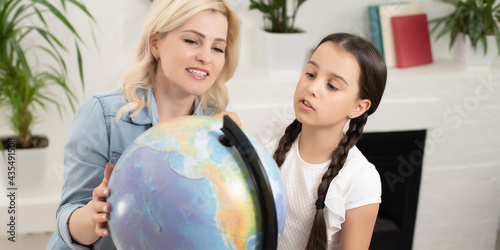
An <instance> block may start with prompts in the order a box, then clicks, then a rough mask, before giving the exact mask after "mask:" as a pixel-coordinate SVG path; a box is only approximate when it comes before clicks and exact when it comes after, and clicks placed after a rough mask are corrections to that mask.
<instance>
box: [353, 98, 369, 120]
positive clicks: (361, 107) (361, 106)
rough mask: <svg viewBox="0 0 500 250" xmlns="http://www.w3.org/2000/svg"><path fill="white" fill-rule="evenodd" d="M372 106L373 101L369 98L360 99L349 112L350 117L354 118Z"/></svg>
mask: <svg viewBox="0 0 500 250" xmlns="http://www.w3.org/2000/svg"><path fill="white" fill-rule="evenodd" d="M371 106H372V102H371V101H370V100H368V99H362V100H358V101H357V102H356V106H354V109H353V110H352V111H351V113H349V118H350V119H354V118H356V117H358V116H360V115H362V114H363V113H364V112H366V111H367V110H368V109H370V107H371Z"/></svg>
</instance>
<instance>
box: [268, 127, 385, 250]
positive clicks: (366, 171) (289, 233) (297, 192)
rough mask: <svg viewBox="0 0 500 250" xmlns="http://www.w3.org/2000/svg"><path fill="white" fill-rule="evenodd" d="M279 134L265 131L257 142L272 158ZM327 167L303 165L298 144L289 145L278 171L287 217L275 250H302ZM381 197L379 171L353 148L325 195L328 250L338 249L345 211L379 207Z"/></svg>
mask: <svg viewBox="0 0 500 250" xmlns="http://www.w3.org/2000/svg"><path fill="white" fill-rule="evenodd" d="M274 130H275V129H274ZM279 131H281V133H279V132H278V133H274V132H277V131H276V130H275V131H273V132H272V133H269V132H271V131H269V130H268V131H266V134H267V136H265V135H264V136H262V134H260V135H259V140H261V142H262V144H263V145H264V146H265V147H266V148H267V150H269V152H271V154H274V151H275V150H276V148H277V146H278V145H277V144H278V141H279V139H280V138H281V136H282V135H283V133H284V128H282V129H281V130H279ZM266 137H267V138H266ZM329 164H330V161H327V162H324V163H321V164H309V163H307V162H305V161H304V160H303V159H302V158H301V157H300V154H299V147H298V140H295V142H294V143H293V144H292V147H291V148H290V151H289V152H288V153H287V156H286V159H285V161H284V162H283V164H282V165H281V168H280V169H281V175H282V177H283V182H284V184H285V190H286V195H287V214H286V221H285V229H284V231H283V235H282V236H281V238H280V240H279V242H278V249H286V250H290V249H301V250H302V249H305V246H306V243H307V240H308V238H309V233H310V231H311V227H312V223H313V219H314V215H315V214H316V206H315V202H316V199H317V197H318V196H317V189H318V185H319V183H320V181H321V177H322V176H323V174H324V173H325V172H326V169H327V168H328V165H329ZM381 194H382V188H381V182H380V175H379V173H378V171H377V170H376V169H375V166H373V164H371V163H370V162H368V160H367V159H366V158H365V157H364V156H363V154H362V153H361V151H359V149H358V148H357V147H356V146H354V147H353V148H351V150H349V153H348V155H347V159H346V162H345V163H344V166H343V167H342V169H341V170H340V171H339V174H338V175H337V176H336V177H335V178H334V179H333V180H332V182H331V183H330V186H329V188H328V193H327V195H326V199H325V209H324V213H325V222H326V226H327V237H328V249H338V248H339V244H340V232H341V226H342V223H343V222H344V220H345V211H346V210H349V209H353V208H356V207H361V206H364V205H368V204H374V203H380V202H381Z"/></svg>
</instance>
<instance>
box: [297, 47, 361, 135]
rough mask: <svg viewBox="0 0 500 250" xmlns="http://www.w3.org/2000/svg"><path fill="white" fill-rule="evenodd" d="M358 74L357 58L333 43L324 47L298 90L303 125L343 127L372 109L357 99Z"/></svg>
mask: <svg viewBox="0 0 500 250" xmlns="http://www.w3.org/2000/svg"><path fill="white" fill-rule="evenodd" d="M359 75H360V68H359V64H358V61H357V60H356V57H354V56H353V55H352V54H350V53H348V52H346V51H344V50H342V49H340V48H339V47H338V46H337V45H336V44H335V43H333V42H325V43H323V44H321V45H320V46H319V47H318V49H317V50H316V51H315V52H314V54H313V55H312V57H311V59H310V60H309V62H308V64H307V66H306V68H305V70H304V73H303V74H302V76H301V78H300V79H299V83H298V84H297V87H296V89H295V95H294V110H295V115H296V117H297V119H298V120H299V121H300V122H301V123H302V124H304V125H305V124H308V125H311V126H316V127H328V128H330V127H337V128H338V127H340V128H343V126H344V125H345V123H346V122H347V120H348V119H349V118H354V117H357V116H359V115H361V114H362V112H364V108H366V106H368V107H369V101H368V100H361V99H359V98H358V93H359V83H358V79H359ZM350 114H353V117H349V116H350Z"/></svg>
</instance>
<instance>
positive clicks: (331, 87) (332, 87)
mask: <svg viewBox="0 0 500 250" xmlns="http://www.w3.org/2000/svg"><path fill="white" fill-rule="evenodd" d="M327 86H328V89H330V90H338V88H337V87H335V86H333V85H332V84H331V83H328V84H327Z"/></svg>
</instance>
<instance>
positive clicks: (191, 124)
mask: <svg viewBox="0 0 500 250" xmlns="http://www.w3.org/2000/svg"><path fill="white" fill-rule="evenodd" d="M222 125H223V124H222V120H221V119H217V118H213V117H205V116H189V117H183V118H178V119H174V120H170V121H168V122H165V123H162V124H158V125H157V126H154V127H152V128H151V129H149V130H147V131H146V132H144V133H143V134H142V135H140V136H139V137H138V138H137V139H136V140H135V141H134V142H133V143H132V144H131V145H130V146H129V147H128V148H127V149H126V150H125V152H124V153H123V154H122V155H121V157H120V159H119V161H118V162H117V163H116V165H115V168H114V170H113V173H112V175H111V179H110V182H109V187H110V190H111V195H110V197H109V198H108V202H109V203H110V205H111V212H110V221H109V222H108V224H109V228H110V233H111V237H112V239H113V241H114V243H115V245H116V247H117V248H118V249H258V248H259V245H260V244H261V241H262V229H263V226H265V225H262V220H261V212H260V207H259V199H258V198H257V194H256V187H255V186H254V184H253V182H252V180H251V176H250V173H249V171H248V169H247V168H246V166H245V163H244V161H243V160H242V158H241V157H240V155H239V153H238V151H237V150H236V149H235V148H234V147H226V146H224V145H222V144H221V143H220V142H219V140H218V137H219V136H220V135H222V134H223V132H222V131H221V127H222ZM246 136H247V137H248V139H249V140H250V142H251V144H252V145H253V147H254V148H255V150H256V152H257V154H258V156H259V158H260V161H261V162H262V165H263V166H264V169H265V172H266V174H267V178H268V180H269V183H270V186H271V189H272V197H274V203H275V207H276V216H277V222H278V229H277V230H278V233H279V235H281V233H282V232H283V228H284V224H285V217H286V200H285V189H284V185H283V181H282V179H281V175H280V172H279V169H278V167H277V165H276V163H275V161H274V159H273V158H272V156H271V155H270V153H269V152H267V151H266V149H265V148H264V147H263V146H262V145H261V144H260V143H259V142H258V141H257V140H255V139H254V138H252V136H250V135H248V134H247V133H246Z"/></svg>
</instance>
